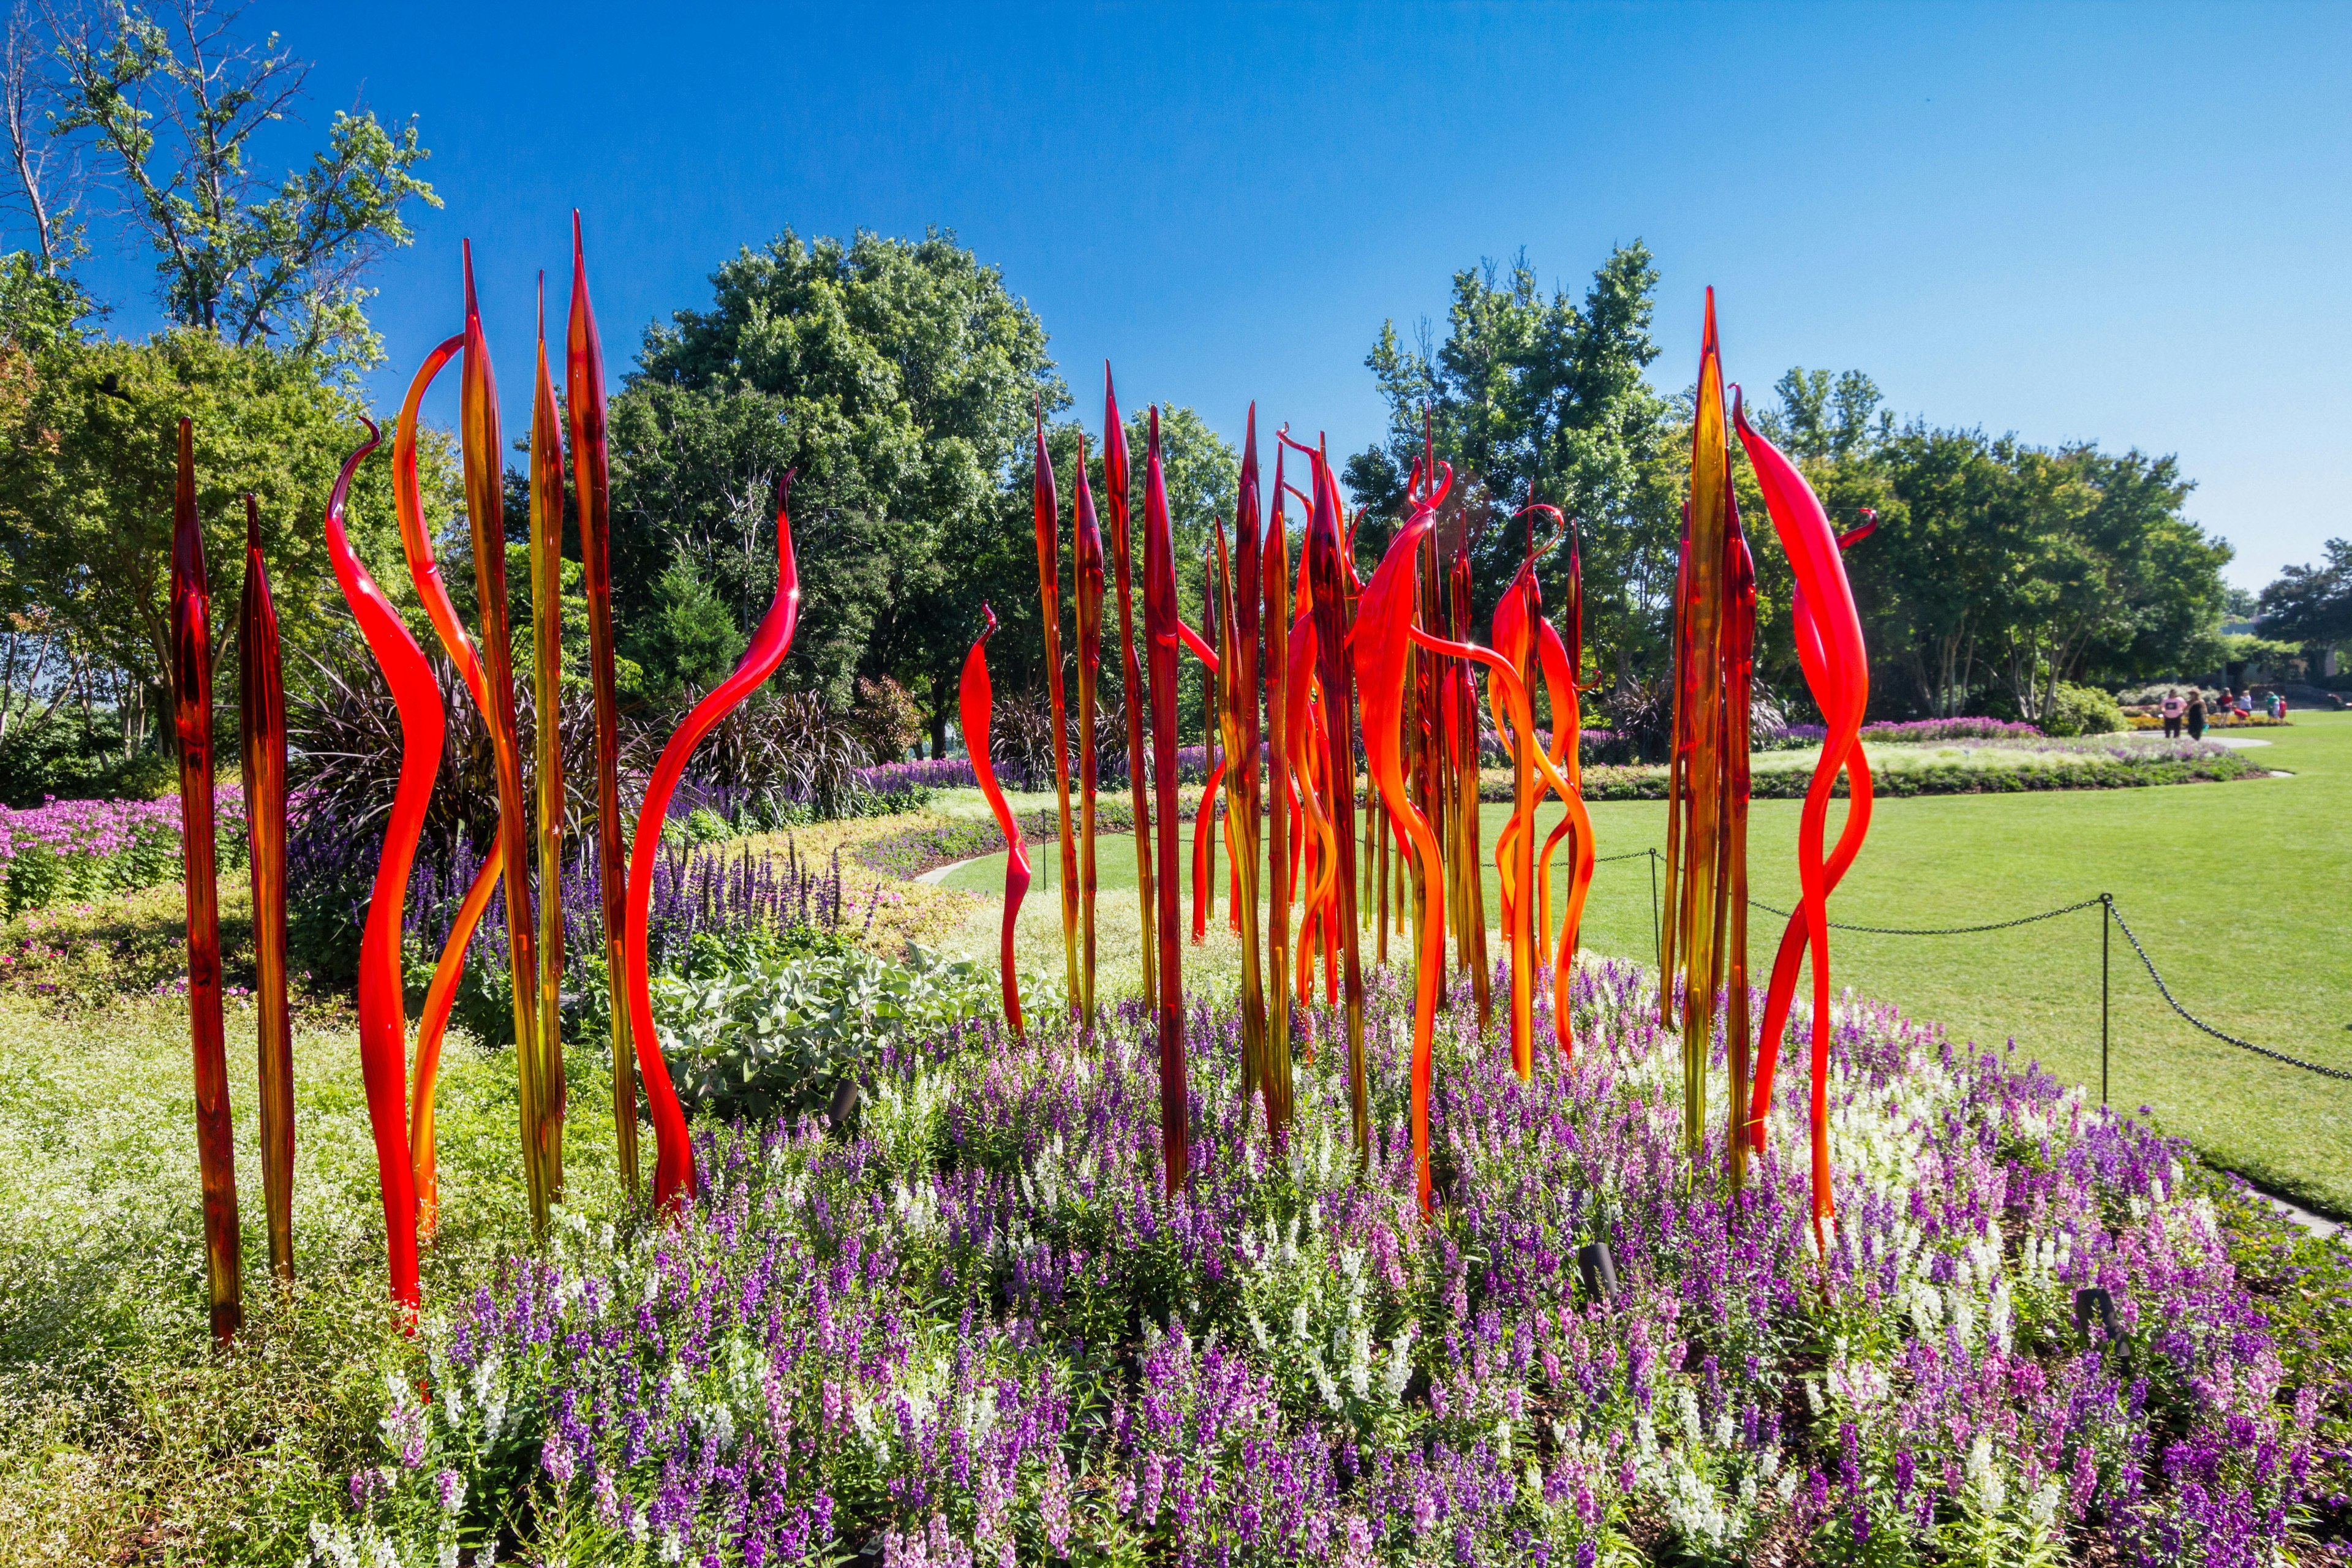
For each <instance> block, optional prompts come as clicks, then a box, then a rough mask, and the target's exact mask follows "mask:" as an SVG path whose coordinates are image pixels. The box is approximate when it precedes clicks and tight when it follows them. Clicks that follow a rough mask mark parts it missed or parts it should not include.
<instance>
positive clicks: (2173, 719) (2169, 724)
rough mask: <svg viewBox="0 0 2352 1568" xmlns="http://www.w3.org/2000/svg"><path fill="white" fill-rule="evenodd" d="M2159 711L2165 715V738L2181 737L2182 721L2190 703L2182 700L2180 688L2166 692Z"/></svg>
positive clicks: (2175, 738) (2170, 739) (2173, 739)
mask: <svg viewBox="0 0 2352 1568" xmlns="http://www.w3.org/2000/svg"><path fill="white" fill-rule="evenodd" d="M2188 711H2189V704H2187V703H2186V702H2183V701H2182V700H2180V693H2179V690H2178V689H2175V690H2170V691H2167V692H2166V693H2165V694H2164V702H2163V704H2162V706H2161V707H2159V708H2158V712H2160V713H2162V714H2163V715H2164V738H2165V739H2166V740H2168V741H2178V740H2179V739H2180V721H2181V718H2182V716H2183V715H2185V714H2186V713H2187V712H2188Z"/></svg>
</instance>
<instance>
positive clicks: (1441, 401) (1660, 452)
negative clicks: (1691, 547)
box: [1346, 241, 1686, 682]
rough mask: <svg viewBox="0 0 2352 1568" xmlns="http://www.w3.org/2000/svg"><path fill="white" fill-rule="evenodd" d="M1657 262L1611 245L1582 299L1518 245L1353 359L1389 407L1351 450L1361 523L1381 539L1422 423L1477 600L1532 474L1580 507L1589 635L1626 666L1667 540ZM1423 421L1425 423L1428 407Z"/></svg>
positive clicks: (1663, 637)
mask: <svg viewBox="0 0 2352 1568" xmlns="http://www.w3.org/2000/svg"><path fill="white" fill-rule="evenodd" d="M1657 281H1658V275H1657V268H1656V267H1655V266H1654V264H1653V262H1652V259H1651V257H1650V253H1649V250H1648V248H1647V247H1644V246H1643V245H1642V244H1641V243H1640V242H1639V241H1635V242H1633V244H1630V245H1626V246H1622V247H1618V248H1617V249H1616V250H1614V251H1612V252H1611V254H1610V256H1609V258H1608V259H1607V260H1605V261H1604V262H1602V263H1601V266H1600V268H1597V269H1596V270H1595V271H1594V273H1593V275H1592V279H1591V282H1590V283H1589V284H1588V285H1587V287H1586V289H1585V290H1584V293H1583V295H1582V297H1581V298H1577V297H1575V296H1572V295H1570V293H1569V292H1568V291H1567V290H1565V289H1560V290H1558V291H1555V292H1554V293H1553V294H1551V295H1550V296H1549V298H1547V297H1545V296H1544V295H1543V293H1542V292H1541V290H1540V289H1539V288H1538V282H1537V279H1536V276H1535V273H1534V271H1533V269H1532V268H1530V267H1529V266H1528V262H1527V260H1526V258H1525V257H1524V256H1522V257H1521V258H1518V259H1517V260H1516V261H1515V262H1514V263H1513V264H1512V266H1511V267H1510V268H1509V269H1508V271H1507V272H1506V271H1505V270H1504V269H1502V268H1498V267H1497V266H1496V265H1495V264H1494V263H1492V262H1487V263H1483V264H1481V265H1480V266H1478V267H1475V268H1464V269H1463V270H1461V271H1459V272H1457V273H1455V274H1454V283H1453V298H1452V300H1451V302H1450V304H1449V306H1448V309H1447V313H1446V331H1445V336H1444V340H1443V341H1442V342H1440V341H1437V340H1436V339H1435V336H1434V331H1433V328H1432V327H1431V326H1430V325H1429V324H1428V323H1426V322H1424V323H1423V326H1422V328H1421V330H1420V331H1419V332H1418V333H1417V335H1416V342H1415V345H1414V346H1413V347H1412V348H1407V347H1406V346H1405V345H1404V342H1403V341H1402V339H1401V338H1400V337H1399V335H1398V333H1397V331H1396V326H1395V323H1394V322H1393V321H1390V322H1386V323H1383V325H1382V326H1381V335H1380V337H1379V339H1378V341H1377V342H1375V343H1374V344H1373V346H1372V351H1371V353H1370V355H1369V356H1368V357H1367V359H1366V361H1365V363H1366V365H1367V366H1368V367H1369V368H1370V370H1371V372H1372V374H1373V378H1374V380H1375V381H1376V382H1377V384H1379V386H1380V389H1381V395H1382V397H1383V399H1384V400H1385V401H1386V402H1387V404H1388V405H1389V428H1388V432H1387V434H1386V435H1385V436H1384V437H1382V439H1381V441H1380V442H1378V443H1376V444H1375V445H1374V446H1372V447H1369V448H1367V449H1366V450H1365V451H1362V452H1360V453H1358V454H1357V455H1356V456H1355V457H1353V458H1349V461H1348V464H1347V468H1346V479H1347V483H1348V488H1349V492H1350V494H1351V496H1352V497H1353V499H1354V500H1355V502H1356V504H1357V505H1359V506H1361V507H1364V508H1366V509H1367V510H1368V514H1369V515H1368V516H1367V517H1366V520H1365V521H1364V524H1363V527H1362V529H1361V530H1360V540H1361V542H1362V543H1363V544H1364V546H1365V547H1366V548H1367V549H1374V550H1376V549H1378V548H1379V547H1380V546H1381V545H1382V544H1383V543H1384V542H1386V540H1387V538H1388V535H1389V533H1390V531H1391V529H1392V528H1393V526H1394V520H1395V518H1396V516H1397V514H1398V512H1399V511H1400V510H1401V508H1402V500H1403V494H1404V486H1405V481H1406V479H1407V477H1408V476H1409V474H1410V473H1411V471H1412V463H1413V462H1414V460H1415V459H1417V458H1419V457H1420V456H1421V453H1422V449H1423V439H1424V433H1426V436H1427V438H1428V439H1429V440H1430V442H1431V443H1432V444H1433V447H1434V450H1435V452H1436V455H1437V456H1438V457H1439V458H1443V459H1444V460H1445V461H1448V462H1450V463H1452V464H1453V465H1454V473H1455V487H1456V493H1457V496H1458V498H1459V504H1461V505H1462V506H1464V507H1465V509H1467V510H1469V512H1470V514H1471V517H1472V520H1473V521H1474V522H1475V523H1476V524H1478V525H1479V527H1478V533H1477V540H1478V543H1477V545H1476V546H1475V568H1476V574H1477V579H1478V603H1479V604H1480V605H1481V606H1486V605H1491V604H1492V603H1493V601H1494V597H1495V595H1496V593H1497V592H1498V591H1499V590H1500V588H1501V586H1502V584H1504V583H1505V582H1506V581H1507V580H1508V578H1509V576H1510V574H1511V572H1512V571H1513V570H1515V568H1516V565H1517V558H1518V556H1519V555H1520V554H1521V553H1522V552H1523V551H1524V540H1523V538H1522V537H1521V536H1520V535H1519V534H1518V533H1517V532H1516V531H1513V530H1509V529H1505V528H1502V527H1500V526H1497V525H1498V524H1499V521H1500V520H1501V519H1502V518H1503V517H1506V516H1507V515H1508V514H1509V513H1510V512H1511V511H1513V510H1517V508H1518V507H1519V506H1520V505H1521V504H1522V503H1523V502H1524V500H1526V498H1527V496H1528V493H1529V491H1530V489H1532V491H1533V493H1534V495H1535V497H1536V498H1537V499H1538V500H1545V501H1549V502H1550V503H1552V504H1553V505H1556V506H1558V507H1559V508H1561V509H1562V510H1564V511H1565V512H1567V513H1568V514H1569V515H1570V516H1571V517H1573V518H1575V519H1577V520H1578V522H1579V525H1580V537H1581V540H1582V543H1583V557H1584V565H1585V582H1586V587H1587V605H1586V616H1587V626H1588V641H1589V643H1590V644H1591V647H1593V648H1594V651H1595V653H1596V655H1597V656H1598V657H1599V658H1601V659H1603V660H1605V661H1607V662H1608V663H1611V664H1613V665H1614V667H1615V669H1616V673H1617V675H1618V677H1619V679H1620V681H1621V682H1622V681H1625V680H1630V679H1633V677H1634V676H1635V675H1636V674H1653V675H1654V674H1656V673H1660V672H1661V671H1662V670H1663V668H1664V663H1665V660H1666V659H1667V658H1669V657H1670V652H1671V650H1670V645H1669V641H1668V637H1667V630H1666V616H1667V614H1668V601H1669V600H1670V599H1671V597H1672V595H1673V589H1674V580H1675V548H1676V544H1677V542H1678V541H1679V539H1680V532H1681V531H1680V521H1679V518H1680V513H1679V510H1678V509H1679V504H1680V499H1681V492H1682V488H1683V487H1682V483H1681V479H1680V477H1678V475H1677V472H1676V469H1675V461H1676V458H1677V457H1678V456H1682V457H1684V458H1685V460H1686V449H1685V450H1684V451H1683V452H1681V453H1679V454H1678V452H1677V441H1676V436H1677V429H1676V426H1677V420H1676V417H1675V409H1674V407H1673V405H1671V404H1669V403H1668V401H1667V400H1666V399H1665V398H1664V397H1662V396H1660V395H1658V394H1657V393H1656V392H1655V391H1654V390H1653V389H1652V387H1651V386H1650V384H1649V383H1648V381H1647V379H1646V378H1645V375H1644V374H1643V373H1644V372H1645V371H1646V369H1647V368H1648V366H1649V365H1650V363H1651V362H1652V361H1654V359H1655V358H1656V357H1657V353H1658V349H1657V344H1656V342H1654V340H1653V339H1652V337H1651V335H1650V325H1651V321H1652V318H1653V315H1654V310H1655V300H1654V296H1655V292H1656V289H1657ZM1424 421H1425V423H1424Z"/></svg>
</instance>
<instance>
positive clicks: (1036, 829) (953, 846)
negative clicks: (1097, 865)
mask: <svg viewBox="0 0 2352 1568" xmlns="http://www.w3.org/2000/svg"><path fill="white" fill-rule="evenodd" d="M1077 809H1078V808H1077V803H1076V802H1075V801H1073V802H1072V803H1071V805H1070V821H1071V826H1073V827H1076V824H1077ZM1013 820H1014V821H1015V822H1016V823H1018V824H1019V825H1020V828H1021V836H1022V837H1024V839H1026V840H1027V841H1028V842H1029V844H1030V846H1031V847H1032V853H1031V856H1030V858H1031V859H1032V860H1034V859H1035V858H1036V857H1035V853H1034V847H1035V846H1036V845H1038V844H1041V843H1051V842H1052V841H1053V840H1054V839H1055V838H1056V837H1059V835H1060V833H1061V813H1060V811H1059V809H1058V808H1055V807H1051V806H1048V807H1045V808H1044V809H1042V810H1038V811H1033V812H1030V813H1029V814H1028V815H1027V816H1015V817H1014V818H1013ZM1095 831H1096V832H1097V834H1107V833H1132V832H1133V831H1135V814H1134V812H1132V811H1131V810H1129V807H1128V805H1127V803H1126V802H1124V801H1119V802H1112V801H1108V800H1104V799H1101V798H1099V797H1097V800H1096V802H1095ZM1003 847H1004V834H1003V831H1002V830H1001V829H999V828H998V826H996V819H995V818H994V817H992V816H971V817H957V818H953V819H951V820H948V821H939V820H933V821H929V822H922V823H917V824H915V825H913V826H908V827H902V828H900V829H899V830H898V831H897V832H896V833H886V834H884V835H883V836H882V837H879V838H877V839H874V840H872V841H871V842H869V843H866V844H863V845H860V846H859V847H857V848H856V849H855V850H854V851H852V853H853V854H855V855H856V858H857V860H858V863H859V864H861V865H863V866H864V867H866V869H868V870H871V871H879V872H880V873H882V875H884V876H886V877H896V878H898V879H899V880H901V881H912V880H913V879H916V878H917V877H919V876H921V875H922V874H923V873H924V872H926V871H936V870H938V869H939V868H940V867H942V866H952V865H954V864H956V862H958V861H960V860H971V859H977V858H979V857H981V856H982V855H993V854H995V853H996V852H997V851H999V850H1001V849H1003Z"/></svg>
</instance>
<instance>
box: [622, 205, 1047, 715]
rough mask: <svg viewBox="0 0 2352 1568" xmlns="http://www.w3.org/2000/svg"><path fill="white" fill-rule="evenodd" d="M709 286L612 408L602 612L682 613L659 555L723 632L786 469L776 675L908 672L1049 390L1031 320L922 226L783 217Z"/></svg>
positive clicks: (841, 688)
mask: <svg viewBox="0 0 2352 1568" xmlns="http://www.w3.org/2000/svg"><path fill="white" fill-rule="evenodd" d="M711 287H712V294H713V298H712V300H711V303H710V305H709V308H707V309H703V310H680V311H678V312H677V314H676V315H675V316H674V317H673V318H672V320H671V321H670V322H669V323H667V324H665V325H656V326H655V327H653V328H651V329H649V330H648V331H646V337H645V342H644V345H643V348H642V350H641V351H640V353H639V355H638V360H637V365H636V368H635V371H634V372H633V373H632V374H630V375H629V377H628V378H627V381H626V384H625V387H624V389H623V390H622V392H621V394H620V395H619V396H617V397H616V398H615V399H614V404H613V409H612V419H611V433H612V446H613V492H614V517H613V551H614V583H615V596H616V598H617V599H618V600H619V601H620V604H619V610H620V616H621V621H622V625H623V626H629V625H631V624H633V623H634V624H636V625H639V626H649V625H656V624H667V623H668V622H674V621H675V620H676V619H677V616H680V615H683V614H685V613H686V611H685V609H684V608H683V607H682V601H679V600H678V595H687V596H688V597H691V596H692V594H691V590H690V588H689V587H688V583H687V581H686V579H685V578H683V577H680V576H677V575H676V574H670V575H669V576H667V579H666V578H665V574H666V573H667V572H668V569H669V568H670V567H671V566H672V565H673V564H674V563H676V562H677V561H678V560H680V559H684V560H687V561H688V562H690V563H692V566H693V568H694V572H695V574H697V575H698V576H699V577H700V578H702V579H703V580H704V581H705V582H707V583H708V584H709V586H710V588H711V590H712V591H713V592H714V593H715V594H716V595H717V596H718V597H719V600H720V601H721V602H722V603H724V604H726V605H728V606H729V607H730V609H731V610H732V612H733V613H734V615H735V617H736V620H737V623H738V625H739V626H741V627H748V626H750V625H751V623H752V622H754V621H756V620H757V619H758V618H759V616H760V615H761V612H762V611H763V610H764V609H765V608H766V605H767V602H768V599H769V597H770V596H771V595H772V594H773V592H774V588H775V533H774V526H773V505H772V490H773V486H774V483H775V480H776V479H777V477H778V476H780V475H781V474H782V473H783V472H784V471H785V470H786V469H788V468H790V469H797V470H798V475H799V477H798V479H796V480H795V482H794V484H793V506H792V510H793V542H794V545H795V547H796V548H797V550H798V552H799V557H800V566H801V574H802V578H803V582H804V583H806V584H808V585H809V589H810V592H809V593H808V595H807V596H806V598H805V599H804V601H803V610H802V622H801V633H800V636H799V637H798V639H797V641H796V642H795V643H794V645H793V658H792V661H791V666H790V669H791V676H792V679H794V680H795V681H797V682H798V683H800V684H803V685H807V686H811V687H814V688H817V689H821V690H824V691H825V692H826V693H827V694H828V695H830V696H832V697H835V698H836V699H840V698H845V697H846V695H847V693H848V689H849V685H850V682H851V679H852V678H853V677H854V676H856V674H858V673H860V672H866V673H900V672H909V673H911V672H913V670H914V669H915V668H922V669H925V670H928V669H929V668H932V667H933V666H934V665H935V662H936V661H934V660H932V659H930V658H929V657H928V652H927V650H928V645H929V643H930V642H931V641H932V640H934V639H935V637H936V631H935V627H936V626H937V624H938V620H939V617H940V616H942V615H944V614H947V613H949V612H950V605H951V601H952V599H953V597H954V594H953V589H954V588H955V586H956V584H958V583H959V582H960V581H961V578H962V576H963V575H964V574H965V572H966V570H967V566H968V563H970V561H971V558H972V552H973V549H974V547H975V544H976V543H977V542H978V541H977V540H976V537H975V535H976V531H977V530H979V529H980V528H982V526H983V525H985V524H990V523H992V522H993V521H994V520H995V519H996V518H997V516H998V515H999V510H1000V506H999V503H1000V500H1001V497H1002V495H1003V487H1004V484H1005V481H1006V479H1007V476H1008V475H1009V474H1010V473H1011V471H1012V468H1013V464H1014V463H1015V461H1016V460H1017V458H1018V457H1019V455H1020V453H1021V450H1022V447H1023V443H1024V440H1025V439H1026V437H1027V436H1028V432H1029V428H1030V421H1031V419H1032V417H1033V410H1034V408H1035V407H1036V406H1037V405H1038V404H1039V403H1040V402H1042V403H1043V404H1044V405H1045V408H1046V409H1047V411H1048V412H1051V411H1052V410H1053V409H1055V408H1057V407H1058V406H1060V405H1062V404H1063V403H1064V402H1065V401H1066V395H1065V393H1064V391H1063V388H1062V384H1061V382H1060V380H1059V378H1058V377H1056V376H1055V374H1054V367H1053V362H1052V361H1051V360H1050V359H1048V358H1047V357H1046V354H1045V328H1044V326H1043V324H1042V323H1040V322H1039V321H1038V320H1037V317H1036V314H1035V313H1034V311H1032V310H1030V309H1029V307H1028V306H1027V305H1026V304H1025V303H1024V302H1023V301H1022V300H1018V299H1016V298H1015V297H1013V295H1012V294H1011V293H1010V292H1009V291H1008V290H1007V289H1005V287H1004V282H1003V277H1002V275H1001V274H999V272H998V271H997V270H996V268H992V267H987V266H983V265H982V263H981V262H980V261H979V260H978V258H975V257H974V256H973V255H972V254H971V252H970V251H969V250H966V249H964V248H963V247H961V246H960V245H958V244H957V243H956V242H955V239H954V237H952V236H950V235H947V234H942V233H939V232H932V233H930V234H927V235H926V236H924V237H922V238H921V239H919V240H907V239H894V238H887V237H882V236H879V235H874V234H859V235H857V236H856V237H855V238H853V239H851V240H849V241H847V242H846V243H845V242H843V241H841V240H837V239H830V238H820V239H816V240H814V241H803V239H802V238H801V237H799V236H798V235H795V234H793V233H792V232H790V231H787V232H785V233H784V234H782V236H780V237H777V238H776V239H775V240H773V241H772V242H770V243H769V244H768V245H766V246H763V247H760V248H758V249H751V248H746V249H744V250H742V251H741V252H740V253H739V254H738V255H737V256H735V257H734V258H732V259H730V260H729V261H728V262H726V263H725V264H724V265H722V266H721V267H720V268H719V269H718V271H717V272H715V273H714V274H713V275H712V277H711ZM666 580H667V583H668V584H669V586H668V588H667V589H665V588H664V587H663V584H664V583H665V581H666ZM664 593H668V594H669V595H671V601H672V602H671V603H670V604H669V605H668V607H667V608H664V607H663V605H664V601H663V600H662V599H661V597H660V595H662V594H664ZM634 653H635V657H636V658H638V659H639V661H640V662H641V663H643V664H644V665H645V666H646V671H647V677H648V679H650V680H652V681H654V682H655V683H656V684H657V685H658V684H665V683H668V684H677V683H683V682H684V681H686V680H688V679H689V678H690V675H691V672H690V671H688V670H686V669H683V668H679V667H678V665H677V662H676V660H675V658H671V657H669V656H667V655H666V654H665V653H664V652H663V651H662V650H660V649H658V648H655V647H638V648H636V649H635V650H634Z"/></svg>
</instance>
